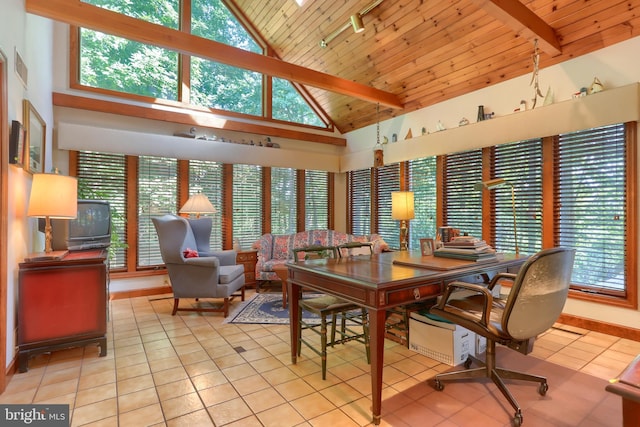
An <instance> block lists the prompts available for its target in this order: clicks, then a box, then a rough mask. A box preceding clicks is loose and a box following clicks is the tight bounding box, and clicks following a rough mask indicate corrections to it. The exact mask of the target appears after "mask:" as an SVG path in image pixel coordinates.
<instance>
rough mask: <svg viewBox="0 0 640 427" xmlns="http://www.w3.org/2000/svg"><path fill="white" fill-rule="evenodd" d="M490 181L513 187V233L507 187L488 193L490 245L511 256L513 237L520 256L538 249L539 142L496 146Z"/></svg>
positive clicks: (540, 211)
mask: <svg viewBox="0 0 640 427" xmlns="http://www.w3.org/2000/svg"><path fill="white" fill-rule="evenodd" d="M493 156H494V162H493V168H492V177H493V178H502V179H504V180H506V181H507V182H508V183H510V184H512V185H513V190H514V195H515V217H516V230H517V231H515V232H514V224H513V203H512V197H511V196H512V194H511V186H510V185H504V186H502V187H497V188H495V189H494V190H491V191H490V194H489V197H491V200H492V203H491V205H492V206H491V213H490V217H491V228H492V233H491V234H492V238H491V244H492V245H493V246H494V247H495V248H496V249H497V250H498V251H500V252H510V253H514V252H515V249H516V248H515V237H516V236H515V235H514V234H517V238H518V248H519V250H520V253H521V254H529V255H531V254H534V253H536V252H538V251H539V250H540V249H541V248H542V140H541V139H534V140H529V141H521V142H513V143H510V144H500V145H497V146H496V147H495V149H494V151H493Z"/></svg>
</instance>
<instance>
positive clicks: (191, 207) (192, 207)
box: [180, 193, 218, 215]
mask: <svg viewBox="0 0 640 427" xmlns="http://www.w3.org/2000/svg"><path fill="white" fill-rule="evenodd" d="M216 212H218V211H217V210H216V208H215V207H214V206H213V205H212V204H211V202H210V201H209V199H208V198H207V196H205V195H204V194H202V193H197V194H194V195H192V196H191V197H189V200H187V203H185V204H184V206H182V208H181V209H180V213H186V214H196V215H200V214H203V213H216Z"/></svg>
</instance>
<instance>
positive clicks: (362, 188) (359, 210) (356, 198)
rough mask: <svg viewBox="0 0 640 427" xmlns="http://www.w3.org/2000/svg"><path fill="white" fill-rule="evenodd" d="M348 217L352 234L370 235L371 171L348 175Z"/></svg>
mask: <svg viewBox="0 0 640 427" xmlns="http://www.w3.org/2000/svg"><path fill="white" fill-rule="evenodd" d="M348 184H349V189H348V190H349V216H350V219H351V230H349V232H350V233H352V234H358V235H364V234H371V169H361V170H356V171H351V172H349V174H348Z"/></svg>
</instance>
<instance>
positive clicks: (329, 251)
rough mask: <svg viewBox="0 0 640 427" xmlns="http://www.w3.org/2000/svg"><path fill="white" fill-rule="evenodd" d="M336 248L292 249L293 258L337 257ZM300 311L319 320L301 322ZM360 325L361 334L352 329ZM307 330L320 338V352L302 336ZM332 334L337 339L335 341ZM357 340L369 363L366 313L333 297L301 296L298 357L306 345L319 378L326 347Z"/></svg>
mask: <svg viewBox="0 0 640 427" xmlns="http://www.w3.org/2000/svg"><path fill="white" fill-rule="evenodd" d="M339 257H340V254H339V251H338V248H337V247H335V246H307V247H303V248H295V249H293V259H294V261H295V262H298V260H299V259H301V258H303V259H313V258H336V259H337V258H339ZM303 310H307V311H309V312H311V313H315V314H316V315H318V316H319V317H320V324H319V325H318V324H313V323H311V322H307V321H305V320H304V319H303V316H302V313H303ZM329 316H331V340H328V339H327V318H328V317H329ZM338 316H340V328H336V324H337V318H338ZM358 326H360V327H361V328H362V331H361V332H360V331H357V330H356V329H355V328H356V327H358ZM305 330H309V331H312V332H314V333H315V334H317V335H320V349H318V348H316V345H314V343H313V342H312V341H311V340H309V339H306V338H304V337H303V331H305ZM336 335H339V336H340V337H339V338H337V339H336ZM349 341H358V342H361V343H363V344H364V345H365V349H366V354H367V363H371V354H370V345H369V318H368V316H367V310H366V309H364V308H361V307H359V306H358V305H356V304H353V303H351V302H348V301H345V300H343V299H341V298H338V297H336V296H333V295H322V296H319V297H315V298H304V297H302V298H301V299H300V301H299V303H298V349H297V351H298V357H299V356H300V353H301V350H302V344H304V345H306V346H307V347H309V349H311V350H312V351H313V352H314V353H316V354H317V355H318V356H320V358H321V360H322V379H323V380H324V379H326V378H327V346H331V347H333V346H334V345H336V344H345V343H347V342H349Z"/></svg>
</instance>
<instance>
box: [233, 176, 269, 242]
mask: <svg viewBox="0 0 640 427" xmlns="http://www.w3.org/2000/svg"><path fill="white" fill-rule="evenodd" d="M232 201H233V238H234V239H238V242H239V243H240V247H242V248H245V249H246V248H250V247H251V245H252V244H253V243H254V242H255V241H256V240H258V239H259V238H260V236H261V235H262V167H261V166H256V165H233V197H232Z"/></svg>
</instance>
